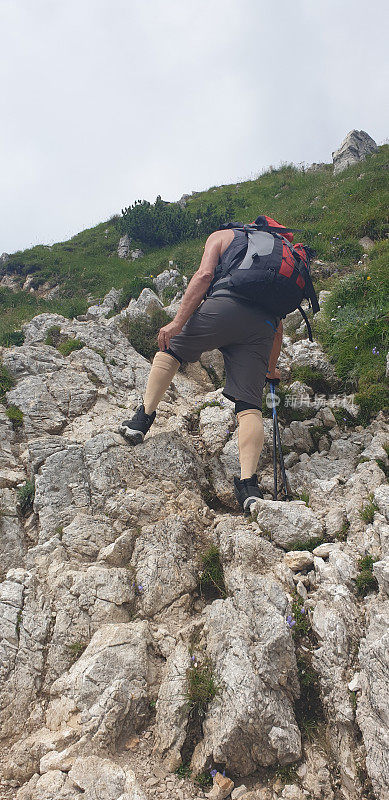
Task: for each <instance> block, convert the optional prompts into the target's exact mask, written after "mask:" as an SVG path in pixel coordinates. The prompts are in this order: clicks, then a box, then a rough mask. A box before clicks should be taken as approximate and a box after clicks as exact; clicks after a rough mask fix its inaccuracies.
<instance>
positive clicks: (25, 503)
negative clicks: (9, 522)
mask: <svg viewBox="0 0 389 800" xmlns="http://www.w3.org/2000/svg"><path fill="white" fill-rule="evenodd" d="M34 496H35V486H34V482H33V481H26V482H25V484H23V486H20V488H19V489H18V491H17V499H18V505H19V508H20V513H21V514H22V516H23V517H26V516H27V514H29V513H30V512H31V511H32V507H33V502H34Z"/></svg>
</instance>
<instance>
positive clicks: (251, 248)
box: [207, 216, 319, 341]
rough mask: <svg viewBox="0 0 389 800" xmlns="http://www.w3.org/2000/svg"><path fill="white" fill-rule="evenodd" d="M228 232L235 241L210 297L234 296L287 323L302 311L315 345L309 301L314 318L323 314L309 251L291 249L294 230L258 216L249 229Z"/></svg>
mask: <svg viewBox="0 0 389 800" xmlns="http://www.w3.org/2000/svg"><path fill="white" fill-rule="evenodd" d="M228 228H232V229H234V232H235V231H236V235H235V237H234V240H233V241H232V242H231V244H230V245H229V246H228V247H227V248H226V250H225V252H224V253H223V255H222V257H221V258H220V260H219V264H218V266H217V267H216V270H215V276H214V278H213V280H212V283H211V285H210V287H209V289H208V292H207V296H211V295H216V294H226V293H227V294H228V292H231V293H232V294H233V295H236V296H241V297H243V298H246V299H248V300H250V301H251V302H254V303H255V304H256V305H258V306H260V307H262V308H264V309H265V310H266V311H268V312H271V313H272V314H274V316H276V317H286V315H287V314H290V312H291V311H295V310H296V308H298V309H299V311H300V312H301V314H302V316H303V317H304V320H305V322H306V325H307V328H308V335H309V338H310V340H311V341H313V340H312V331H311V326H310V324H309V322H308V319H307V316H306V314H305V312H304V311H303V309H302V308H301V302H302V300H303V299H304V298H306V299H307V300H308V301H309V305H310V307H311V308H312V311H313V313H314V314H316V312H317V311H319V303H318V300H317V296H316V292H315V290H314V288H313V283H312V279H311V271H310V258H311V256H312V251H311V250H310V248H309V247H307V246H305V245H303V244H301V243H298V244H295V245H292V241H293V231H294V229H292V228H284V227H283V226H282V225H280V224H279V223H278V222H276V221H275V220H274V219H271V217H266V216H259V217H257V218H256V220H255V222H252V223H251V224H250V225H244V224H242V223H240V222H228V223H227V224H225V225H222V226H221V228H220V230H225V229H228Z"/></svg>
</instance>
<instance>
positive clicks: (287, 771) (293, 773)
mask: <svg viewBox="0 0 389 800" xmlns="http://www.w3.org/2000/svg"><path fill="white" fill-rule="evenodd" d="M274 775H275V776H276V778H279V779H280V781H282V783H284V784H287V783H297V782H298V776H297V767H296V766H295V764H287V765H286V766H285V767H281V766H277V767H275V769H274Z"/></svg>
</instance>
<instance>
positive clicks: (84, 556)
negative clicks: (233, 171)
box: [0, 304, 389, 800]
mask: <svg viewBox="0 0 389 800" xmlns="http://www.w3.org/2000/svg"><path fill="white" fill-rule="evenodd" d="M106 305H107V308H108V306H109V304H106ZM140 305H141V304H140ZM108 310H109V309H108ZM138 310H139V308H138ZM122 315H123V312H122ZM122 315H118V317H111V318H110V319H106V318H105V316H104V315H102V314H100V313H96V314H91V315H90V318H89V319H84V320H83V321H79V320H73V321H69V320H67V319H65V318H64V317H61V316H58V315H48V314H43V315H40V316H38V317H35V318H34V319H33V320H32V321H31V322H30V323H28V324H27V325H26V326H25V334H26V338H25V343H24V344H23V345H22V346H21V347H14V348H7V349H5V348H3V350H2V352H1V354H0V355H1V360H2V362H3V364H4V366H5V367H6V368H7V369H8V371H9V373H10V374H11V375H12V376H13V377H14V379H15V385H14V386H13V387H12V388H11V389H10V390H9V391H8V392H7V393H6V396H5V404H7V405H8V406H17V407H18V408H19V409H21V411H22V412H23V426H22V427H20V426H17V425H16V426H15V425H14V426H13V425H12V423H11V421H10V420H9V418H8V416H7V414H6V405H5V404H3V405H0V436H1V456H0V487H1V489H0V493H1V501H0V502H1V517H0V526H1V570H2V576H1V577H2V582H1V584H0V616H1V651H0V652H1V658H0V669H1V703H0V718H1V723H0V729H1V737H2V739H1V773H2V775H3V783H2V784H1V787H2V788H0V797H1V798H5V799H6V800H11V798H12V800H13V798H16V800H54V798H56V799H57V798H60V800H75V799H76V798H79V797H80V795H82V794H83V795H84V796H85V798H87V799H88V800H93V799H94V798H96V800H97V798H99V800H147V798H154V797H156V796H157V797H161V798H169V800H190V799H191V798H195V797H196V798H199V797H204V793H205V791H208V790H209V787H208V790H207V789H205V787H203V788H201V780H200V782H198V783H194V781H193V779H194V778H195V776H196V775H197V776H204V775H206V776H209V772H210V771H211V770H215V769H218V770H220V771H221V772H222V771H223V770H225V771H226V774H227V776H229V777H230V778H231V779H232V780H233V781H234V782H235V786H236V787H240V786H242V789H241V790H240V789H235V790H234V792H235V794H232V797H233V798H238V797H241V798H242V800H273V798H278V797H282V798H284V799H285V800H303V798H307V799H308V798H311V799H312V800H332V798H334V800H362V799H363V798H365V800H369V799H371V798H376V799H377V800H386V799H387V798H388V796H389V759H388V752H389V748H388V708H389V702H388V700H389V692H388V685H389V684H388V662H387V654H388V633H387V620H388V611H389V599H388V594H389V557H388V543H389V525H388V518H389V489H388V485H387V481H386V478H385V471H384V469H383V467H384V466H387V465H388V456H387V452H386V450H385V448H384V445H385V444H387V442H388V440H389V432H388V425H387V423H386V421H385V420H384V418H383V416H382V414H381V415H378V417H377V418H376V419H375V420H374V421H373V422H372V423H371V424H370V425H369V427H367V428H366V429H364V428H362V427H357V428H356V429H354V430H352V431H347V430H346V429H343V428H340V427H339V426H338V424H337V422H336V419H335V417H334V415H333V413H332V411H331V408H330V407H329V401H325V400H323V398H316V415H315V416H314V417H312V418H311V419H306V420H303V421H301V422H299V421H294V422H291V423H290V425H288V426H287V427H286V426H285V427H284V428H283V430H282V438H283V442H284V444H285V445H286V446H287V448H288V451H289V452H288V455H287V456H286V463H287V467H288V478H289V482H290V485H291V489H292V491H293V492H294V493H295V495H296V496H297V495H300V496H303V499H300V500H294V501H292V502H290V503H283V502H279V501H278V502H273V501H272V500H271V495H270V492H271V488H272V463H271V424H270V420H265V428H266V445H265V448H264V451H263V454H262V457H261V461H260V465H259V475H260V478H261V482H262V485H263V487H264V489H265V491H266V494H265V499H264V500H263V501H258V503H257V507H256V510H255V514H254V515H253V517H252V518H251V519H245V518H244V517H243V516H242V515H241V514H240V513H239V511H238V509H237V506H236V504H235V501H234V498H233V494H232V490H231V483H232V476H233V475H234V474H238V448H237V431H236V422H235V417H234V414H233V406H232V404H231V403H230V402H229V401H227V400H223V398H222V395H221V390H216V391H211V392H208V393H207V394H205V395H204V389H203V386H204V376H205V379H207V375H206V373H204V371H203V370H202V369H201V368H199V372H198V373H197V377H198V380H199V381H200V383H199V382H197V383H196V382H195V381H194V380H193V378H190V377H188V375H185V374H183V373H181V372H179V373H178V375H177V376H176V379H175V380H174V383H173V384H172V386H171V388H170V390H169V391H168V393H167V395H166V398H165V400H164V402H162V403H161V405H160V409H159V412H158V416H157V419H156V422H155V424H154V426H153V428H152V431H151V432H150V434H149V435H148V436H147V438H146V440H145V442H144V443H143V444H142V445H140V446H138V447H136V448H131V447H129V446H128V445H127V444H126V443H125V442H124V441H123V439H122V438H121V437H120V436H119V435H118V434H117V433H116V428H117V425H118V423H119V421H121V420H122V419H123V418H127V417H128V416H130V415H131V413H132V411H133V409H134V407H135V406H136V404H137V403H138V401H139V400H140V398H141V396H142V393H143V390H144V387H145V383H146V380H147V375H148V371H149V363H148V362H147V361H146V359H144V358H143V357H142V356H141V355H139V354H138V353H137V352H136V351H135V350H134V349H133V348H132V347H131V345H130V344H129V343H128V340H127V338H126V337H125V336H124V334H123V333H122V332H121V330H120V327H119V324H118V323H119V322H120V319H119V316H122ZM297 324H298V323H297V319H296V318H293V315H291V319H290V320H289V321H288V325H289V333H290V331H291V329H293V327H294V328H296V327H297ZM53 326H57V328H59V329H60V333H61V335H62V336H67V337H70V338H77V339H80V340H81V341H82V342H83V343H84V345H85V346H84V347H82V349H79V350H75V351H74V352H72V353H70V355H68V356H66V357H65V356H63V355H61V353H60V352H59V351H58V349H56V348H55V347H53V346H50V345H48V344H46V343H45V342H46V337H47V333H48V331H49V330H50V329H51V328H52V327H53ZM302 335H303V333H302V332H301V331H300V334H298V335H297V340H296V341H292V339H291V338H289V337H288V336H286V339H285V347H284V349H283V353H282V357H281V368H282V371H283V376H284V378H285V380H287V379H288V376H289V374H290V368H291V365H292V363H293V364H296V363H297V364H298V363H299V364H302V365H304V364H309V365H310V366H312V365H315V366H316V367H317V369H319V370H320V371H321V372H322V373H323V374H324V375H325V376H326V379H327V380H328V381H329V382H330V383H331V382H332V385H333V389H334V392H336V389H337V381H336V377H335V375H334V372H333V369H332V367H331V365H330V364H329V363H328V362H327V360H326V358H325V355H324V354H323V352H322V351H321V348H320V347H319V345H318V344H317V343H313V344H312V343H310V342H309V341H308V340H306V339H302V338H301V337H302ZM294 338H296V337H294ZM214 359H215V361H216V360H217V354H214ZM193 374H196V373H192V375H193ZM201 381H202V383H201ZM205 385H206V380H205ZM289 391H290V393H291V395H293V396H295V397H298V396H299V395H301V393H303V395H306V394H307V392H309V391H310V390H309V387H304V386H302V385H301V384H298V383H296V382H295V383H294V384H293V385H292V386H290V387H289ZM338 401H339V402H345V403H346V405H348V407H350V402H351V400H350V398H346V399H345V398H343V397H338ZM310 405H311V407H313V405H314V401H313V400H312V398H311V401H310ZM377 459H378V460H379V464H378V463H377ZM26 481H33V482H34V484H35V496H34V502H33V509H30V511H28V507H27V513H26V507H25V506H22V508H21V506H20V497H21V492H20V487H21V486H22V487H23V486H24V485H25V482H26ZM28 485H29V484H27V486H28ZM305 493H307V494H308V495H309V507H308V506H307V505H306V502H304V500H306V494H305ZM362 507H365V508H366V507H367V508H368V510H369V509H370V514H369V513H367V514H365V517H366V519H365V520H364V519H362V518H361V515H360V510H361V508H362ZM23 508H24V512H25V513H23ZM367 519H370V521H367ZM312 537H318V541H321V540H322V543H321V544H319V545H318V546H317V547H315V548H312V542H311V539H312ZM296 540H298V541H299V545H298V549H297V550H296V549H294V550H290V547H292V546H294V547H296ZM305 544H306V545H307V548H306V549H305ZM211 545H213V546H215V547H217V549H218V552H219V553H220V560H221V564H222V567H223V573H224V585H225V589H224V588H223V590H222V591H219V592H216V593H213V594H212V592H208V593H207V592H205V591H201V567H202V559H201V557H202V554H204V553H205V552H206V551H207V549H209V547H210V546H211ZM312 550H313V552H312ZM366 554H369V555H371V556H372V558H373V559H374V560H375V563H374V565H373V572H372V573H371V580H372V585H373V588H374V585H375V582H378V583H376V588H377V590H378V591H372V592H370V593H368V594H367V595H366V596H365V597H364V596H362V595H358V593H357V591H356V583H355V579H356V578H357V575H358V571H359V567H358V562H359V560H360V559H361V557H363V556H365V555H366ZM199 573H200V578H199ZM373 576H375V578H374V577H373ZM206 664H210V665H212V669H213V675H214V680H215V683H216V685H217V692H216V694H215V696H214V698H213V699H211V700H210V702H209V704H208V706H207V709H206V713H205V717H204V718H203V719H201V717H199V715H197V716H196V714H194V713H192V712H193V709H192V712H191V713H190V712H189V707H188V698H187V691H188V676H190V674H191V671H192V674H193V670H196V669H200V668H201V667H202V665H206ZM315 692H316V695H315ZM315 697H316V705H315V706H314V708H313V709H312V708H311V709H309V708H308V705H309V703H312V698H315ZM183 761H184V762H185V764H186V763H187V762H189V761H190V766H191V770H192V776H191V780H189V778H188V777H186V772H185V770H184V769H183V768H181V771H179V773H177V772H176V771H175V770H177V769H178V768H179V767H180V765H182V762H183ZM291 767H293V769H292V768H291ZM180 772H181V774H180ZM203 782H204V781H203ZM230 786H231V785H230ZM225 791H227V790H223V789H221V788H219V789H218V788H217V786H216V784H215V787H214V789H212V792H213V794H212V793H211V795H210V796H211V797H215V798H222V797H226V796H227V795H226V794H225ZM228 791H230V788H229V789H228Z"/></svg>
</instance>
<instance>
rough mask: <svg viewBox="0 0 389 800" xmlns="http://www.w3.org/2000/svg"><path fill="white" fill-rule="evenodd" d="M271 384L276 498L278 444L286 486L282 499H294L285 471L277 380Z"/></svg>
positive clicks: (275, 490) (283, 480)
mask: <svg viewBox="0 0 389 800" xmlns="http://www.w3.org/2000/svg"><path fill="white" fill-rule="evenodd" d="M269 386H270V394H271V400H272V415H273V472H274V500H277V493H278V490H277V445H278V452H279V456H280V467H281V476H282V483H283V487H284V493H285V494H284V497H282V498H281V499H282V500H292V496H291V495H290V494H289V492H288V481H287V478H286V472H285V463H284V455H283V452H282V446H281V436H280V429H279V427H278V417H277V405H276V393H275V382H274V381H269Z"/></svg>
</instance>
